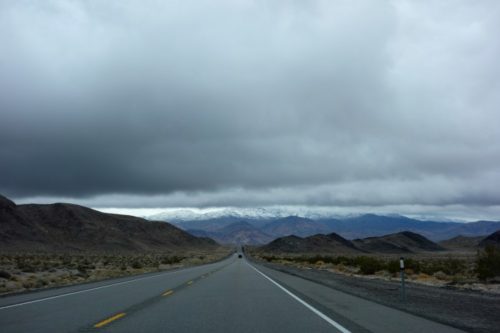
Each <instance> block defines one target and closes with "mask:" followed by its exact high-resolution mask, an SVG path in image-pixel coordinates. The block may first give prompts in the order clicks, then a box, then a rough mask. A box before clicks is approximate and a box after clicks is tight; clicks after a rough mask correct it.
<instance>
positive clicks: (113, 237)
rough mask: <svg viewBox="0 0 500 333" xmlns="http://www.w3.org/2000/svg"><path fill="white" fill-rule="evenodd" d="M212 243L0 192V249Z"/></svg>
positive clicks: (165, 226)
mask: <svg viewBox="0 0 500 333" xmlns="http://www.w3.org/2000/svg"><path fill="white" fill-rule="evenodd" d="M215 246H217V243H215V242H214V241H213V240H211V239H207V238H198V237H195V236H193V235H190V234H189V233H187V232H185V231H182V230H180V229H179V228H177V227H174V226H173V225H171V224H169V223H166V222H151V221H147V220H144V219H141V218H137V217H133V216H126V215H115V214H106V213H101V212H98V211H96V210H93V209H90V208H87V207H83V206H78V205H73V204H63V203H56V204H49V205H37V204H27V205H16V204H15V203H14V202H12V201H10V200H8V199H7V198H5V197H3V196H0V250H1V251H77V252H80V251H96V252H99V251H106V252H123V251H125V252H137V251H170V250H178V249H188V248H210V247H215Z"/></svg>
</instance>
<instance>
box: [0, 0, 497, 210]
mask: <svg viewBox="0 0 500 333" xmlns="http://www.w3.org/2000/svg"><path fill="white" fill-rule="evenodd" d="M499 31H500V2H499V1H496V0H492V1H458V0H457V1H387V2H384V1H371V0H367V1H347V0H345V1H271V0H268V1H250V0H246V1H235V0H227V1H219V0H210V1H198V0H197V1H186V0H182V1H153V0H140V1H139V0H137V1H124V0H106V1H83V0H82V1H69V0H61V1H53V0H46V1H22V0H12V1H9V0H3V1H0V50H1V51H0V162H1V165H0V193H2V194H4V195H6V196H8V197H10V198H12V199H14V200H16V201H18V202H53V201H60V200H64V201H70V202H75V203H80V204H85V205H90V206H93V207H101V208H102V207H118V208H162V207H183V206H189V207H208V206H267V205H301V206H308V205H310V206H318V205H319V206H332V207H340V208H343V209H346V210H352V211H356V209H357V207H365V208H366V207H367V208H366V209H367V210H373V211H379V210H380V209H381V208H382V207H391V208H390V209H391V210H392V211H393V212H394V213H405V212H406V211H405V209H410V210H414V211H417V212H418V211H422V212H426V211H434V212H439V213H440V214H444V215H446V213H447V212H449V213H450V214H451V213H452V212H454V213H453V214H456V211H457V209H458V211H460V212H461V213H460V214H469V215H470V214H477V215H478V216H483V215H489V216H490V217H492V218H493V217H495V216H497V219H500V186H499V184H500V61H499V59H500V33H499ZM398 207H399V208H398ZM405 207H406V208H405ZM408 207H410V208H408ZM481 214H482V215H481Z"/></svg>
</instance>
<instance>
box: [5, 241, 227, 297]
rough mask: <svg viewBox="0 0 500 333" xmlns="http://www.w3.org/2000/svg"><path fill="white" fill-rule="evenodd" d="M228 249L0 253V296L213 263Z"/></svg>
mask: <svg viewBox="0 0 500 333" xmlns="http://www.w3.org/2000/svg"><path fill="white" fill-rule="evenodd" d="M230 252H231V249H229V248H224V247H221V248H219V249H217V250H212V251H189V252H182V253H181V252H179V253H145V254H136V255H130V254H63V255H61V254H50V253H45V254H38V253H37V254H34V253H18V254H0V295H1V294H8V293H15V292H23V291H28V290H35V289H40V288H50V287H59V286H64V285H72V284H78V283H83V282H91V281H98V280H104V279H109V278H115V277H121V276H128V275H135V274H142V273H148V272H157V271H162V270H168V269H172V268H178V267H185V266H193V265H200V264H204V263H209V262H214V261H217V260H220V259H222V258H224V257H225V256H227V255H228V254H229V253H230Z"/></svg>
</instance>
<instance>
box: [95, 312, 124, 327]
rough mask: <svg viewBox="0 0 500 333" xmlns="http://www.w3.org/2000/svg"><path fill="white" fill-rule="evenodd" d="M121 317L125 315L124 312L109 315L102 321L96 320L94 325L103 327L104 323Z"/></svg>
mask: <svg viewBox="0 0 500 333" xmlns="http://www.w3.org/2000/svg"><path fill="white" fill-rule="evenodd" d="M121 317H125V312H122V313H119V314H116V315H114V316H113V317H109V318H108V319H104V320H103V321H100V322H98V323H97V324H95V325H94V327H95V328H100V327H103V326H104V325H107V324H109V323H110V322H112V321H115V320H117V319H120V318H121Z"/></svg>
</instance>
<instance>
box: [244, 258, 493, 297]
mask: <svg viewBox="0 0 500 333" xmlns="http://www.w3.org/2000/svg"><path fill="white" fill-rule="evenodd" d="M251 255H252V257H254V258H256V259H258V260H262V261H267V262H271V263H276V264H280V265H286V266H293V267H298V268H302V269H322V270H328V271H331V272H335V273H339V274H344V275H350V276H359V277H365V278H380V279H385V280H398V279H399V278H400V277H399V274H400V269H399V257H400V256H399V255H387V254H367V255H362V256H360V255H353V254H350V255H349V254H344V255H338V256H332V255H331V254H330V255H326V254H323V255H320V254H302V255H297V254H294V255H288V254H266V253H262V252H258V251H254V252H251ZM477 265H478V253H477V252H474V251H470V252H439V253H419V254H410V255H405V266H406V269H405V274H406V277H407V279H408V280H409V281H412V282H415V283H421V284H427V285H434V286H455V287H457V288H465V289H477V290H483V291H493V292H500V284H499V281H498V279H492V280H488V281H485V280H484V279H480V277H479V276H478V274H477V267H478V266H477Z"/></svg>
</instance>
